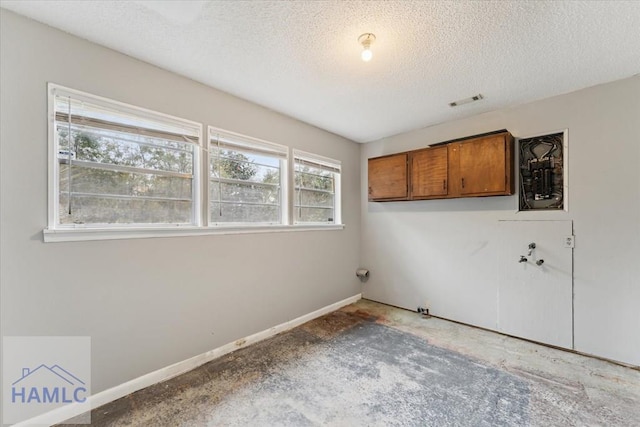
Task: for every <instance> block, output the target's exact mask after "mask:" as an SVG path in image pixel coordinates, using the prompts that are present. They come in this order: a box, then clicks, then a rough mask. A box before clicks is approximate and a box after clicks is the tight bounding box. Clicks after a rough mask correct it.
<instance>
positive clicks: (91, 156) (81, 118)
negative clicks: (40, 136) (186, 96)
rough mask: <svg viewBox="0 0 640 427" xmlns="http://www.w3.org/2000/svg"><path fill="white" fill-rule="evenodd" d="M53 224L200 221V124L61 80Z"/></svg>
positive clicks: (54, 96)
mask: <svg viewBox="0 0 640 427" xmlns="http://www.w3.org/2000/svg"><path fill="white" fill-rule="evenodd" d="M49 102H50V107H51V111H52V112H53V117H52V118H53V120H52V125H53V127H52V138H53V141H54V144H53V147H52V149H53V155H52V157H53V159H52V163H53V165H52V168H53V169H52V173H53V175H52V176H51V177H52V180H53V187H52V188H51V189H52V191H51V192H52V195H51V197H52V201H51V203H52V209H51V212H50V222H51V224H50V225H52V226H53V227H52V228H67V227H77V226H78V225H84V226H94V227H95V226H99V227H105V226H107V227H108V226H114V225H117V226H123V225H151V224H152V225H156V226H157V225H182V224H186V225H198V223H199V191H200V190H199V176H198V175H199V167H198V165H199V145H198V144H199V141H200V134H201V129H202V127H201V125H200V124H198V123H193V122H189V121H186V120H182V119H177V118H174V117H169V116H166V115H162V114H159V113H154V112H151V111H148V110H144V109H140V108H137V107H133V106H129V105H125V104H121V103H117V102H114V101H110V100H106V99H103V98H99V97H95V96H92V95H88V94H84V93H81V92H77V91H73V90H69V89H65V88H62V87H60V86H56V85H50V86H49Z"/></svg>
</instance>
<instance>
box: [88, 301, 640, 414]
mask: <svg viewBox="0 0 640 427" xmlns="http://www.w3.org/2000/svg"><path fill="white" fill-rule="evenodd" d="M249 423H251V424H253V425H259V426H263V425H265V426H270V425H291V426H307V425H335V426H350V425H356V426H357V425H367V426H375V425H380V426H387V425H403V426H404V425H407V426H410V425H415V426H449V425H451V426H497V425H503V426H625V427H627V426H638V425H640V371H638V370H635V369H631V368H626V367H622V366H619V365H615V364H612V363H609V362H605V361H602V360H598V359H594V358H589V357H584V356H581V355H577V354H572V353H568V352H564V351H560V350H555V349H551V348H547V347H544V346H540V345H537V344H533V343H529V342H526V341H522V340H518V339H514V338H510V337H506V336H503V335H499V334H496V333H492V332H488V331H484V330H481V329H476V328H472V327H467V326H464V325H460V324H456V323H453V322H448V321H445V320H441V319H437V318H428V319H426V318H422V317H421V316H419V315H417V314H416V313H412V312H409V311H406V310H401V309H397V308H394V307H389V306H386V305H382V304H377V303H374V302H371V301H366V300H361V301H359V302H358V303H356V304H353V305H350V306H347V307H344V308H343V309H341V310H339V311H336V312H334V313H331V314H328V315H326V316H323V317H321V318H318V319H316V320H313V321H311V322H309V323H306V324H304V325H302V326H299V327H297V328H295V329H293V330H291V331H288V332H285V333H283V334H280V335H278V336H276V337H273V338H271V339H269V340H265V341H263V342H260V343H257V344H254V345H252V346H249V347H246V348H243V349H240V350H237V351H235V352H234V353H231V354H228V355H226V356H223V357H221V358H219V359H216V360H214V361H212V362H209V363H207V364H205V365H203V366H201V367H199V368H197V369H195V370H193V371H190V372H188V373H186V374H183V375H181V376H179V377H176V378H174V379H171V380H169V381H166V382H163V383H161V384H157V385H155V386H152V387H149V388H147V389H144V390H141V391H139V392H136V393H133V394H131V395H129V396H127V397H124V398H122V399H119V400H117V401H115V402H112V403H110V404H108V405H105V406H103V407H100V408H98V409H96V410H94V411H93V412H92V425H95V426H219V425H247V424H249Z"/></svg>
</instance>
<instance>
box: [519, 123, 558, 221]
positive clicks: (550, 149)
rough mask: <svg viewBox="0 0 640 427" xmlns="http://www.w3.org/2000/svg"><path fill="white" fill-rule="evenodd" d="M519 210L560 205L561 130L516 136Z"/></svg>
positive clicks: (546, 208) (541, 208)
mask: <svg viewBox="0 0 640 427" xmlns="http://www.w3.org/2000/svg"><path fill="white" fill-rule="evenodd" d="M518 145H519V147H520V165H519V166H520V167H519V169H520V210H521V211H527V210H554V209H564V133H562V132H561V133H554V134H550V135H541V136H535V137H532V138H525V139H521V140H519V144H518Z"/></svg>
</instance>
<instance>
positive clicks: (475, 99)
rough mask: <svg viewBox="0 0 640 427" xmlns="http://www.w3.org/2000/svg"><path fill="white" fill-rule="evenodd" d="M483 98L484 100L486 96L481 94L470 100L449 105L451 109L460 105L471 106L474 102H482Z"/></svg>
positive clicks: (466, 99) (462, 100)
mask: <svg viewBox="0 0 640 427" xmlns="http://www.w3.org/2000/svg"><path fill="white" fill-rule="evenodd" d="M483 98H484V96H482V94H480V93H479V94H477V95H474V96H471V97H469V98H465V99H461V100H459V101H454V102H450V103H449V107H457V106H459V105H464V104H469V103H471V102H474V101H480V100H481V99H483Z"/></svg>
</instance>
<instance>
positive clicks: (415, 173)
mask: <svg viewBox="0 0 640 427" xmlns="http://www.w3.org/2000/svg"><path fill="white" fill-rule="evenodd" d="M410 156H411V199H430V198H442V197H446V196H447V195H448V194H449V150H448V148H447V147H446V146H441V147H433V148H425V149H423V150H418V151H414V152H412V153H411V155H410Z"/></svg>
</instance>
